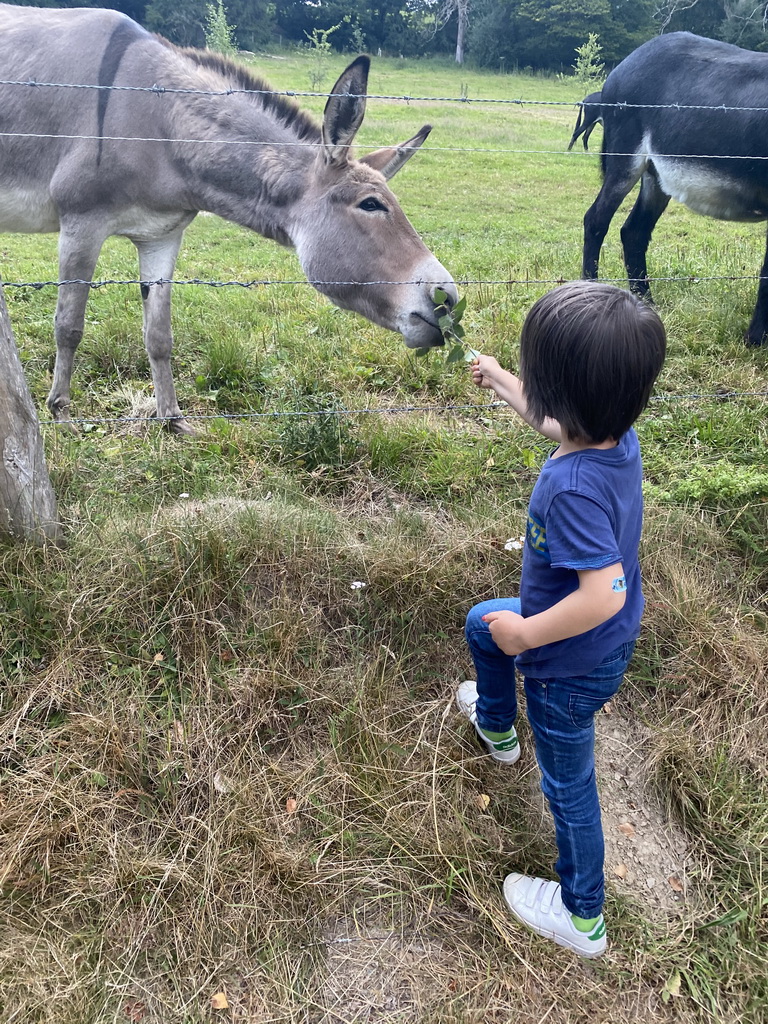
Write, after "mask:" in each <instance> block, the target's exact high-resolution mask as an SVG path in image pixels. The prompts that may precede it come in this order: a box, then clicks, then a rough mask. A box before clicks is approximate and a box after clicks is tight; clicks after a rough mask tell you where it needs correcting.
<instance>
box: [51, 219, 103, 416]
mask: <svg viewBox="0 0 768 1024" xmlns="http://www.w3.org/2000/svg"><path fill="white" fill-rule="evenodd" d="M103 244H104V236H103V235H102V234H96V235H93V234H90V233H88V232H87V231H84V230H82V227H81V229H80V230H69V229H68V228H67V227H66V226H65V225H62V228H61V234H60V236H59V280H61V281H90V280H91V278H92V277H93V271H94V269H95V267H96V260H97V259H98V258H99V252H100V250H101V247H102V245H103ZM89 292H90V288H89V286H88V285H87V284H67V285H60V287H59V295H58V299H57V301H56V315H55V317H54V333H55V335H56V364H55V366H54V369H53V383H52V385H51V390H50V392H49V394H48V398H47V399H46V405H47V406H48V408H49V409H50V410H51V414H52V415H53V418H54V419H55V420H60V421H62V422H66V421H68V420H69V404H70V383H71V380H72V366H73V363H74V360H75V352H76V351H77V346H78V345H79V344H80V341H81V339H82V337H83V325H84V323H85V307H86V303H87V302H88V295H89Z"/></svg>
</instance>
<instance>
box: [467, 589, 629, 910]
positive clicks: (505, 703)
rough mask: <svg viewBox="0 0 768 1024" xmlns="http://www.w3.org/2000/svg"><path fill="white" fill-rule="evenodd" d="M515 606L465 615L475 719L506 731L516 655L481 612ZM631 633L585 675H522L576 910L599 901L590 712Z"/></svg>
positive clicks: (567, 899)
mask: <svg viewBox="0 0 768 1024" xmlns="http://www.w3.org/2000/svg"><path fill="white" fill-rule="evenodd" d="M502 610H505V611H513V612H517V613H518V614H520V601H519V600H518V599H517V598H504V599H499V600H494V601H484V602H483V603H482V604H478V605H475V607H474V608H472V610H471V611H470V613H469V615H468V616H467V626H466V637H467V643H468V644H469V649H470V651H471V653H472V659H473V661H474V663H475V669H476V672H477V694H478V699H477V721H478V723H479V724H480V725H481V726H482V727H483V728H484V729H489V730H491V731H492V732H504V731H505V730H507V729H509V728H510V726H512V725H513V724H514V722H515V719H516V718H517V694H516V692H515V659H514V658H513V657H512V656H511V655H508V654H504V652H503V651H502V650H501V649H500V648H499V647H497V646H496V643H495V642H494V640H493V637H492V636H491V633H490V630H489V628H488V626H487V624H486V623H485V622H483V621H482V616H483V615H486V614H487V613H488V612H495V611H502ZM634 646H635V643H634V641H630V642H629V643H626V644H622V645H621V646H620V647H617V648H616V650H615V651H612V652H611V654H609V655H608V657H607V658H605V660H604V661H603V662H602V663H601V664H600V665H598V666H597V668H596V669H594V670H593V671H592V672H590V673H589V674H588V675H585V676H577V677H572V678H567V679H532V678H529V677H526V678H525V679H524V689H525V696H526V700H527V708H528V721H529V722H530V724H531V730H532V732H533V736H534V740H535V743H536V760H537V761H538V763H539V768H540V770H541V788H542V791H543V792H544V795H545V796H546V798H547V800H548V802H549V807H550V810H551V811H552V815H553V817H554V819H555V836H556V839H557V851H558V860H557V864H556V865H555V870H556V871H557V873H558V875H559V876H560V884H561V887H562V895H563V903H564V904H565V906H566V907H567V909H568V910H569V911H570V912H571V913H572V914H576V915H577V916H578V917H585V918H592V917H597V916H598V914H600V913H601V911H602V908H603V898H604V888H605V878H604V875H603V860H604V856H605V846H604V841H603V828H602V823H601V820H600V803H599V801H598V796H597V783H596V781H595V715H596V714H597V712H598V711H599V710H600V708H602V706H603V705H604V704H605V703H606V701H608V700H610V699H611V697H613V695H614V694H615V693H616V691H617V690H618V689H619V687H620V686H621V681H622V679H623V677H624V672H625V671H626V668H627V664H628V663H629V659H630V658H631V657H632V651H633V649H634Z"/></svg>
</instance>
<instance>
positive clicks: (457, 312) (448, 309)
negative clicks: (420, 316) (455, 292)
mask: <svg viewBox="0 0 768 1024" xmlns="http://www.w3.org/2000/svg"><path fill="white" fill-rule="evenodd" d="M435 302H437V303H438V305H437V306H436V308H435V313H436V315H437V323H438V325H439V327H440V330H441V331H442V332H443V339H444V340H445V344H446V352H447V355H446V359H445V362H446V364H448V363H460V362H464V363H471V362H472V360H473V359H477V357H478V356H479V355H480V353H479V352H478V351H477V350H476V349H474V348H472V346H471V345H470V344H469V343H468V342H467V341H466V340H465V338H464V328H463V327H462V326H461V318H462V316H463V315H464V310H465V309H466V308H467V300H466V297H464V298H462V299H459V301H458V302H457V303H456V305H455V306H449V305H448V295H447V294H446V293H445V292H444V291H443V290H442V289H441V288H436V289H435Z"/></svg>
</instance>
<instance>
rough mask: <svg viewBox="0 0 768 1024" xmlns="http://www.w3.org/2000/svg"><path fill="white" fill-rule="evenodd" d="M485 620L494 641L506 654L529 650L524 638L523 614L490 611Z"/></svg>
mask: <svg viewBox="0 0 768 1024" xmlns="http://www.w3.org/2000/svg"><path fill="white" fill-rule="evenodd" d="M483 622H487V623H488V628H489V629H490V631H491V637H492V638H493V641H494V643H495V644H496V646H497V647H498V648H499V649H500V650H502V651H503V652H504V653H505V654H512V655H514V654H522V652H523V651H527V650H528V643H527V642H526V641H525V639H524V638H523V627H524V625H525V619H524V618H523V616H522V615H518V614H517V612H510V611H502V612H488V614H487V615H484V616H483Z"/></svg>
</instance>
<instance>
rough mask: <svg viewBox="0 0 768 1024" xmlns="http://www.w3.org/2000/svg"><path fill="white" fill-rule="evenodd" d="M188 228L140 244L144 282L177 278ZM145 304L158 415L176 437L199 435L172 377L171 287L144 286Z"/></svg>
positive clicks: (147, 338) (142, 291) (142, 293)
mask: <svg viewBox="0 0 768 1024" xmlns="http://www.w3.org/2000/svg"><path fill="white" fill-rule="evenodd" d="M183 234H184V228H180V229H179V230H178V231H174V232H173V234H171V235H166V237H165V238H162V239H160V240H157V241H151V242H148V241H136V242H135V245H136V248H137V249H138V252H139V269H140V276H141V280H142V281H146V282H150V281H160V280H162V281H169V282H170V280H171V279H172V277H173V271H174V267H175V266H176V257H177V256H178V254H179V246H180V245H181V239H182V235H183ZM141 295H142V298H143V300H144V344H145V345H146V348H147V354H148V356H149V365H150V367H151V369H152V380H153V381H154V385H155V398H156V400H157V415H158V417H159V418H162V419H165V420H167V423H168V427H169V429H170V430H172V431H173V432H174V433H175V434H192V435H194V434H195V431H194V430H193V429H192V427H191V426H190V425H189V424H188V423H187V421H186V420H185V419H184V417H183V415H182V412H181V409H180V408H179V403H178V401H177V399H176V388H175V387H174V384H173V375H172V373H171V350H172V348H173V333H172V330H171V285H170V284H149V285H147V284H142V286H141Z"/></svg>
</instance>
